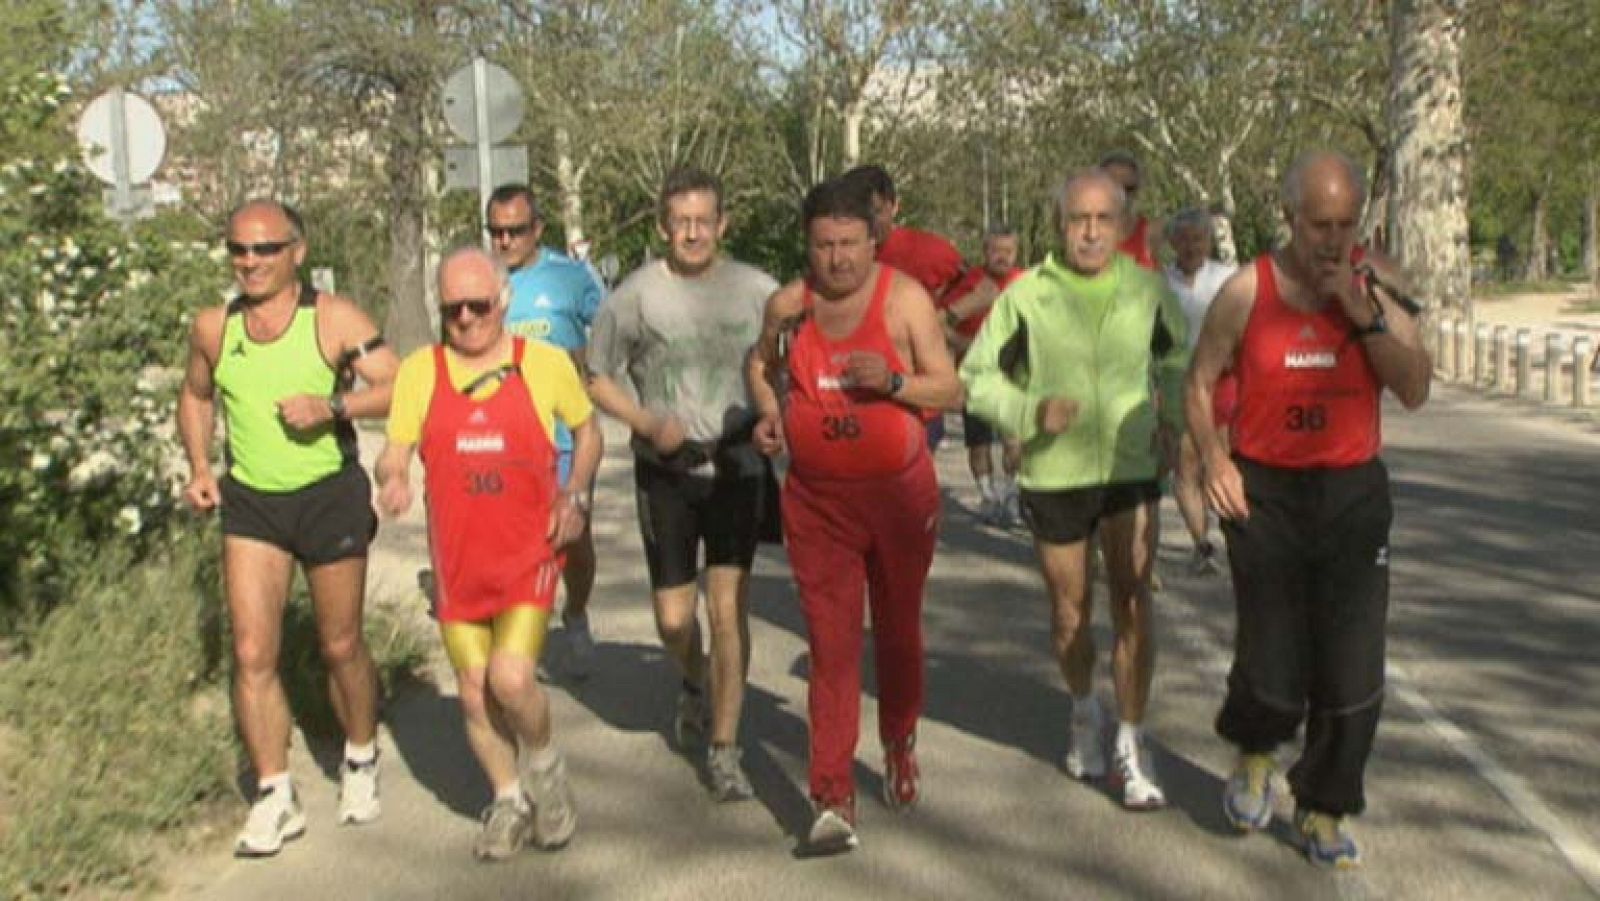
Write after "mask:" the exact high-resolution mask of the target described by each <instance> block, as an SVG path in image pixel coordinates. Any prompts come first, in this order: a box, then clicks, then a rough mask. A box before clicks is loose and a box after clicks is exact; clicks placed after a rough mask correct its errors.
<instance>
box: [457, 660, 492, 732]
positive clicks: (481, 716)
mask: <svg viewBox="0 0 1600 901" xmlns="http://www.w3.org/2000/svg"><path fill="white" fill-rule="evenodd" d="M487 681H488V671H487V670H468V671H466V672H458V673H456V685H457V692H458V694H459V695H460V697H461V713H462V715H463V716H465V717H466V718H467V719H469V720H472V721H474V722H486V721H488V719H489V700H488V697H487V694H486V692H487V690H488V686H487V685H485V684H484V683H485V682H487Z"/></svg>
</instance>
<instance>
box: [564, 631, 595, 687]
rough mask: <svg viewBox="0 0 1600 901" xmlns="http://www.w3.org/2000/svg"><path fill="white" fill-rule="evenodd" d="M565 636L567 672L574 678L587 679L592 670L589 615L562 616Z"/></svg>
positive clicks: (591, 641) (592, 657) (592, 647)
mask: <svg viewBox="0 0 1600 901" xmlns="http://www.w3.org/2000/svg"><path fill="white" fill-rule="evenodd" d="M562 623H563V624H564V625H565V628H564V629H563V630H562V631H563V632H565V633H566V636H567V672H569V673H571V674H572V677H573V678H575V679H587V678H589V676H590V675H591V674H592V673H593V672H594V633H592V632H590V631H589V617H588V616H577V617H572V618H571V619H567V618H563V619H562Z"/></svg>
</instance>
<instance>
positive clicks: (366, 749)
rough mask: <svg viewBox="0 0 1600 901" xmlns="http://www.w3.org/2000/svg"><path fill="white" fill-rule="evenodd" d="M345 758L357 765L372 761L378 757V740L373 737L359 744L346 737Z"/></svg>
mask: <svg viewBox="0 0 1600 901" xmlns="http://www.w3.org/2000/svg"><path fill="white" fill-rule="evenodd" d="M344 759H345V760H348V761H349V762H351V763H353V764H355V765H356V766H361V765H362V764H367V763H372V762H373V761H374V760H377V759H378V740H377V739H373V740H372V741H369V742H367V743H366V744H364V745H358V744H356V743H355V742H352V741H350V740H349V739H345V743H344Z"/></svg>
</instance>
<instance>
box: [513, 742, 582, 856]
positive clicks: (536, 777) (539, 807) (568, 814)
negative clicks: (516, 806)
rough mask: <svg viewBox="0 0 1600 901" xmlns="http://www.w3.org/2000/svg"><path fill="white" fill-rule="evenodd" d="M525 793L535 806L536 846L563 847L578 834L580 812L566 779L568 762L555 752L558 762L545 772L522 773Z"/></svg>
mask: <svg viewBox="0 0 1600 901" xmlns="http://www.w3.org/2000/svg"><path fill="white" fill-rule="evenodd" d="M522 793H523V794H524V795H526V796H527V798H528V801H529V803H531V804H532V805H533V843H534V844H536V845H538V846H539V848H541V849H542V850H545V851H554V850H556V849H557V848H561V847H564V846H565V845H566V844H567V842H569V841H571V840H572V834H573V833H574V832H576V831H578V809H577V805H576V804H575V803H574V801H573V798H572V783H571V782H569V781H568V780H567V761H566V758H564V757H562V756H561V752H559V751H557V752H556V758H555V762H553V763H551V764H550V766H548V767H546V768H545V769H543V770H536V769H534V768H532V767H531V766H530V767H527V768H525V769H524V770H523V771H522Z"/></svg>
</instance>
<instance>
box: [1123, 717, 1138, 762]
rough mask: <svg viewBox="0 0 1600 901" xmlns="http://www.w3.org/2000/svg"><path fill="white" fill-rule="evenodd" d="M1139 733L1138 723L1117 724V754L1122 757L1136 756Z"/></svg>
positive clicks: (1124, 722) (1125, 722)
mask: <svg viewBox="0 0 1600 901" xmlns="http://www.w3.org/2000/svg"><path fill="white" fill-rule="evenodd" d="M1140 733H1141V730H1140V728H1139V724H1138V723H1130V722H1127V721H1123V722H1120V723H1117V753H1118V754H1120V755H1123V756H1128V755H1131V754H1137V753H1138V752H1139V736H1140Z"/></svg>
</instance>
